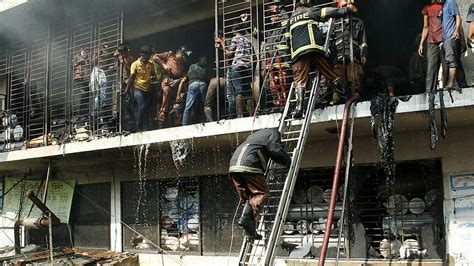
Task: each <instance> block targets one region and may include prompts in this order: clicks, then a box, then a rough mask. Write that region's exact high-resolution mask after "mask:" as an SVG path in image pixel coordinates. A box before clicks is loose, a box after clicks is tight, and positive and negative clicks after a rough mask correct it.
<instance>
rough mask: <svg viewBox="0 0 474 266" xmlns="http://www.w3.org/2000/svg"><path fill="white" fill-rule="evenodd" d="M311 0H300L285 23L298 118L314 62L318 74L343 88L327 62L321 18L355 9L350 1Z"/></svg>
mask: <svg viewBox="0 0 474 266" xmlns="http://www.w3.org/2000/svg"><path fill="white" fill-rule="evenodd" d="M311 2H312V1H309V0H301V1H300V3H299V4H298V5H297V8H296V10H295V12H294V13H293V15H292V16H291V18H290V21H289V23H288V25H287V34H289V38H288V46H289V47H290V49H291V64H292V70H293V74H294V81H293V86H294V88H295V92H296V99H297V104H296V108H295V110H294V112H293V117H294V118H301V117H302V115H303V108H304V91H305V89H306V85H307V82H308V80H309V73H310V69H311V66H312V65H314V66H316V67H317V68H318V69H319V71H320V72H321V74H323V75H324V76H325V77H326V79H327V80H328V81H329V82H331V83H332V84H333V86H334V87H335V90H337V91H344V88H343V86H344V82H343V79H342V78H341V76H339V75H338V74H337V73H336V72H335V71H334V69H333V67H332V66H331V65H330V63H329V60H328V58H327V57H326V50H325V47H324V46H325V42H326V34H325V33H324V32H323V30H322V28H321V27H320V22H321V21H326V20H328V19H329V18H342V17H344V16H347V15H348V14H349V12H355V11H356V9H355V7H354V6H353V5H352V4H348V5H346V6H344V7H342V8H331V7H326V8H320V7H312V4H311Z"/></svg>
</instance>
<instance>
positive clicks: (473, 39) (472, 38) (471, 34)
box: [466, 4, 474, 53]
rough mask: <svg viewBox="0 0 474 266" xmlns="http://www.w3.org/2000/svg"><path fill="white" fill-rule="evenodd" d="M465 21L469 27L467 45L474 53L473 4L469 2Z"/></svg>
mask: <svg viewBox="0 0 474 266" xmlns="http://www.w3.org/2000/svg"><path fill="white" fill-rule="evenodd" d="M466 22H467V23H469V29H468V32H467V45H468V47H469V48H471V49H472V52H473V53H474V4H471V6H470V7H469V11H468V12H467V18H466Z"/></svg>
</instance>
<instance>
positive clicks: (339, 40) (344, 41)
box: [334, 16, 369, 63]
mask: <svg viewBox="0 0 474 266" xmlns="http://www.w3.org/2000/svg"><path fill="white" fill-rule="evenodd" d="M334 33H335V35H336V36H335V50H336V61H337V62H342V60H343V59H344V58H345V59H346V60H350V58H351V52H350V51H351V50H350V45H351V41H350V35H351V29H350V27H349V21H344V30H343V31H334ZM352 44H353V52H354V61H355V62H356V63H360V61H361V60H360V59H361V58H362V57H366V58H367V57H368V56H369V51H368V45H367V36H366V33H365V26H364V22H363V21H362V20H361V19H360V18H358V17H356V16H354V17H352Z"/></svg>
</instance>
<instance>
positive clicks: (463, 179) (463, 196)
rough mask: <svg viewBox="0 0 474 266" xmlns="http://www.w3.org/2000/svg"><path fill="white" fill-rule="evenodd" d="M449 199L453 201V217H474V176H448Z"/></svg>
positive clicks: (471, 174)
mask: <svg viewBox="0 0 474 266" xmlns="http://www.w3.org/2000/svg"><path fill="white" fill-rule="evenodd" d="M450 187H451V198H452V199H453V201H454V215H455V216H456V217H457V218H460V217H474V174H473V173H468V174H455V175H451V176H450Z"/></svg>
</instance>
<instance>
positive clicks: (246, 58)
mask: <svg viewBox="0 0 474 266" xmlns="http://www.w3.org/2000/svg"><path fill="white" fill-rule="evenodd" d="M245 29H246V28H245V26H244V25H243V24H240V25H238V26H235V27H234V28H232V31H233V32H234V36H233V37H232V40H231V43H230V45H229V46H227V47H226V46H225V41H224V38H223V37H217V38H216V40H215V41H216V45H217V46H218V47H220V48H224V47H225V55H226V57H228V58H232V64H231V67H230V68H229V70H228V73H227V86H226V87H227V101H228V103H229V106H228V108H229V109H228V114H229V115H230V117H233V116H235V112H236V111H237V118H241V117H244V106H245V99H246V98H247V99H248V98H249V97H251V96H252V89H251V84H252V76H253V75H252V60H253V54H254V52H253V47H252V43H251V42H250V41H249V40H248V39H247V37H246V36H245V35H244V34H245Z"/></svg>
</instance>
